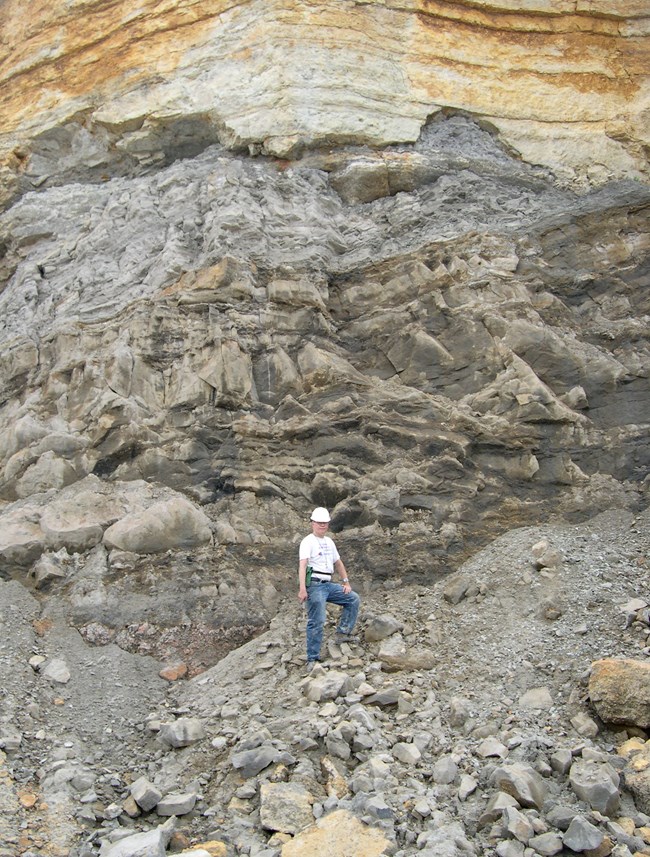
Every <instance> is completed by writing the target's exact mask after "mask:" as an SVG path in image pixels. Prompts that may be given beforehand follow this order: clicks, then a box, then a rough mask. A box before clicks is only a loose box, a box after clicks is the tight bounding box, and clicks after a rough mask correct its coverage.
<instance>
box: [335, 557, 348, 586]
mask: <svg viewBox="0 0 650 857" xmlns="http://www.w3.org/2000/svg"><path fill="white" fill-rule="evenodd" d="M334 568H335V569H336V573H337V574H338V576H339V577H340V578H341V583H342V584H343V591H344V592H352V587H351V586H350V581H349V579H348V573H347V571H346V570H345V566H344V565H343V560H342V559H337V560H336V562H335V563H334Z"/></svg>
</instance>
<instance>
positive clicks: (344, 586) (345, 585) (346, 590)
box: [342, 583, 352, 595]
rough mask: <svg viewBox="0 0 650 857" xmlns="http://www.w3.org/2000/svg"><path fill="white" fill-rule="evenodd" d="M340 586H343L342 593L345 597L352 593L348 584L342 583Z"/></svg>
mask: <svg viewBox="0 0 650 857" xmlns="http://www.w3.org/2000/svg"><path fill="white" fill-rule="evenodd" d="M342 586H343V592H345V594H346V595H349V594H350V592H352V587H351V586H350V584H349V583H343V584H342Z"/></svg>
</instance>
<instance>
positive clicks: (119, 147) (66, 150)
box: [0, 0, 650, 197]
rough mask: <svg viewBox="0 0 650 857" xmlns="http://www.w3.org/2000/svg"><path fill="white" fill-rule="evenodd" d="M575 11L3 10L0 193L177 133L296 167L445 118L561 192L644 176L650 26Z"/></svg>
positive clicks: (285, 3)
mask: <svg viewBox="0 0 650 857" xmlns="http://www.w3.org/2000/svg"><path fill="white" fill-rule="evenodd" d="M575 6H576V4H575V3H574V2H572V0H557V2H555V0H537V2H534V3H531V2H525V3H524V2H523V0H500V2H493V0H490V2H487V0H484V2H476V0H458V2H455V3H453V4H450V3H447V2H443V0H416V2H413V3H409V4H407V8H405V4H404V3H403V2H399V0H381V2H380V0H374V2H366V3H363V4H350V3H348V2H345V0H323V1H322V2H320V3H309V4H305V3H303V2H299V0H252V2H250V0H247V2H243V0H240V2H239V3H237V2H228V0H205V2H202V3H200V4H197V3H196V2H194V0H178V2H175V3H160V2H156V0H143V2H141V3H139V4H138V5H137V8H136V9H134V8H133V4H132V3H130V2H128V0H117V2H110V3H109V2H107V0H89V2H85V3H83V4H73V5H70V4H52V3H46V2H44V0H35V2H34V3H30V4H28V5H27V4H24V3H19V2H17V0H10V2H5V3H4V4H3V16H2V17H3V20H2V22H1V23H0V69H2V72H0V129H2V132H1V133H0V173H2V176H3V178H4V179H5V184H6V187H7V190H6V191H5V193H6V196H7V197H8V196H10V195H11V194H12V193H15V192H16V191H17V189H18V187H19V185H20V184H21V182H22V189H23V190H24V189H28V188H29V187H30V185H32V184H34V183H35V184H36V185H37V186H38V185H40V183H41V182H42V181H48V180H49V177H50V176H51V171H55V172H56V171H58V170H66V169H67V170H70V171H72V172H74V169H75V164H74V161H75V158H77V159H79V160H80V162H83V164H84V166H85V167H88V168H90V169H95V171H96V172H97V175H98V177H99V176H101V175H102V170H106V171H107V172H110V170H111V167H112V165H113V164H114V163H115V162H117V161H118V160H119V161H120V163H121V164H122V165H124V164H128V163H132V164H148V163H156V162H161V161H162V160H164V158H165V156H166V146H168V145H172V142H171V141H172V140H173V137H174V135H175V133H176V132H177V131H179V130H180V131H181V132H182V134H183V135H184V137H185V138H187V135H188V132H189V135H190V137H192V136H194V137H195V138H196V140H197V145H199V146H200V145H203V144H208V143H209V142H215V141H216V140H220V141H222V142H224V143H225V144H226V145H250V146H253V147H259V148H261V150H262V151H264V152H267V153H269V154H271V155H275V156H279V157H293V156H294V155H295V154H297V153H299V152H300V150H301V149H302V148H304V147H305V146H313V145H315V144H316V145H317V144H322V143H326V144H327V145H332V144H334V145H335V144H336V143H337V142H352V143H360V144H370V145H373V146H382V145H385V144H387V143H390V142H408V141H414V140H415V139H416V138H417V137H418V135H419V133H420V129H421V127H422V125H423V124H424V123H425V122H426V121H427V119H428V117H430V116H432V115H434V114H435V113H436V112H437V111H439V110H441V109H442V108H450V109H453V110H461V111H464V112H467V113H470V114H473V115H475V116H477V117H479V118H483V119H485V120H488V121H489V122H490V123H492V125H493V127H494V128H496V129H497V130H498V131H499V132H500V134H501V135H502V137H503V139H504V140H505V141H506V142H508V143H509V144H510V145H511V146H512V147H513V148H514V149H516V150H518V151H519V152H520V153H521V155H522V156H523V158H524V159H527V160H530V161H533V162H537V163H542V164H548V165H550V166H553V167H556V168H558V169H561V170H562V172H563V174H564V176H565V177H566V178H567V179H572V178H575V177H578V178H581V179H582V180H583V181H586V182H592V183H599V182H602V181H605V180H607V178H609V177H616V176H633V175H641V174H643V173H647V160H646V157H645V154H644V149H643V147H644V145H647V144H648V142H649V138H650V132H649V130H648V124H649V123H648V122H647V115H648V111H649V110H650V98H649V90H650V83H649V80H650V78H649V74H648V68H649V67H650V64H649V63H648V56H649V48H648V44H649V37H648V35H647V33H648V22H649V20H650V9H649V8H648V5H647V3H644V2H642V0H632V2H624V0H599V2H594V3H589V4H587V3H584V4H581V6H582V7H583V8H581V9H580V11H579V13H576V11H575ZM361 32H362V33H364V34H365V38H364V40H363V44H362V45H361V43H360V41H359V38H358V34H359V33H361ZM280 68H281V69H282V73H281V74H278V73H277V70H278V69H280ZM307 72H308V73H307ZM306 103H309V104H310V105H313V107H312V109H309V110H305V109H304V105H305V104H306ZM55 129H62V130H60V131H59V132H57V131H56V130H55ZM39 135H45V136H44V137H42V143H43V144H44V145H45V150H47V146H48V143H51V142H52V140H53V139H54V142H55V147H56V148H57V151H56V152H55V154H56V157H53V158H52V159H51V161H49V162H48V163H46V164H44V163H43V162H42V161H39V159H38V158H33V157H32V152H35V153H36V154H38V153H39V152H40V151H41V140H39ZM52 135H53V136H52ZM165 135H167V137H168V139H165ZM48 151H51V150H48Z"/></svg>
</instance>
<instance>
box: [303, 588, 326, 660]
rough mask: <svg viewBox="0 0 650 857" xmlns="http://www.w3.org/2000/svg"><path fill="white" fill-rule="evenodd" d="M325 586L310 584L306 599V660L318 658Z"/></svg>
mask: <svg viewBox="0 0 650 857" xmlns="http://www.w3.org/2000/svg"><path fill="white" fill-rule="evenodd" d="M326 586H327V584H322V583H312V584H311V586H310V587H309V588H308V590H307V592H308V597H307V660H308V661H316V660H318V658H319V657H320V647H321V643H322V642H323V625H324V624H325V612H326V601H327V591H326Z"/></svg>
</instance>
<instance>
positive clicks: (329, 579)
mask: <svg viewBox="0 0 650 857" xmlns="http://www.w3.org/2000/svg"><path fill="white" fill-rule="evenodd" d="M331 582H332V580H331V578H329V577H328V578H327V580H318V579H317V578H316V577H312V579H311V583H331Z"/></svg>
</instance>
